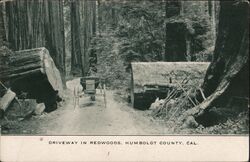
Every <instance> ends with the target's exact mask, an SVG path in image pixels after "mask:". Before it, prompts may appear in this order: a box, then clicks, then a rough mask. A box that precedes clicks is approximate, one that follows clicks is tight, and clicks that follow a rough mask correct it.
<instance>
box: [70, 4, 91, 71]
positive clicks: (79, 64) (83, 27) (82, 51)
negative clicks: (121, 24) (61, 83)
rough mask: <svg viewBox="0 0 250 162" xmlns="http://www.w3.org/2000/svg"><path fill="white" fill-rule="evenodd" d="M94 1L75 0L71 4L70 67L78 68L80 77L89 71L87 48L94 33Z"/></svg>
mask: <svg viewBox="0 0 250 162" xmlns="http://www.w3.org/2000/svg"><path fill="white" fill-rule="evenodd" d="M95 5H96V2H95V1H90V0H86V1H82V0H76V1H73V2H72V4H71V30H72V31H71V34H72V64H71V67H72V69H73V70H74V68H78V69H79V68H80V69H81V72H82V75H83V76H85V75H87V73H88V71H89V51H88V49H89V46H90V42H91V38H92V36H93V34H94V33H95V32H96V27H95V25H96V23H94V22H95V20H96V18H95V16H96V15H95V12H96V9H95V7H96V6H95Z"/></svg>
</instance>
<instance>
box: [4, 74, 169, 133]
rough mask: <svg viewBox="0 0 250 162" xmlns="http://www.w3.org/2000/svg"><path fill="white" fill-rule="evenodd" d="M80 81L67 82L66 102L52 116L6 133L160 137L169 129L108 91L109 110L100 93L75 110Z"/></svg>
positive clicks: (38, 118)
mask: <svg viewBox="0 0 250 162" xmlns="http://www.w3.org/2000/svg"><path fill="white" fill-rule="evenodd" d="M79 82H80V80H79V78H78V79H74V80H72V81H69V82H67V88H68V89H67V91H66V95H65V98H66V99H65V101H64V102H62V103H60V104H61V105H60V106H59V108H58V109H57V110H55V111H53V112H51V113H48V114H46V113H45V114H43V115H41V116H33V117H32V118H31V119H29V120H25V121H22V122H17V123H15V126H17V125H18V126H17V127H16V128H14V129H10V130H8V131H6V132H5V131H3V133H4V134H27V135H29V134H39V135H160V134H165V133H166V132H164V131H166V130H164V129H165V128H166V127H165V126H163V125H162V124H160V123H159V121H157V122H156V121H154V120H153V119H152V118H151V117H150V115H148V114H147V113H148V112H145V111H139V110H135V109H133V108H131V107H130V106H129V105H128V104H127V103H126V102H125V101H123V100H117V99H116V98H117V97H115V96H117V94H115V93H114V91H110V90H109V91H107V93H106V99H107V105H106V108H105V105H104V98H103V95H102V94H101V93H100V91H99V90H97V95H96V101H91V100H90V97H89V96H83V97H82V98H80V104H79V108H76V109H75V108H74V103H73V89H74V86H76V85H77V84H79Z"/></svg>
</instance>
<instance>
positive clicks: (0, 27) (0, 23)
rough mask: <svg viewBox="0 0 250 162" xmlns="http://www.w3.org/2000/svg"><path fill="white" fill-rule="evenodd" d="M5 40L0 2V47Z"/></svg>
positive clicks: (0, 4) (1, 4)
mask: <svg viewBox="0 0 250 162" xmlns="http://www.w3.org/2000/svg"><path fill="white" fill-rule="evenodd" d="M4 41H6V36H5V27H4V17H3V3H0V47H1V46H3V45H4Z"/></svg>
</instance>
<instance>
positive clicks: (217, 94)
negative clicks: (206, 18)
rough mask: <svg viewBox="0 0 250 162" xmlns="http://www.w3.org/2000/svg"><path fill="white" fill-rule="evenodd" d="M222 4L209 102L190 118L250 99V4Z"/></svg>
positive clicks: (207, 85) (207, 81)
mask: <svg viewBox="0 0 250 162" xmlns="http://www.w3.org/2000/svg"><path fill="white" fill-rule="evenodd" d="M220 5H221V8H220V17H219V28H218V30H219V31H218V38H217V41H216V46H215V51H214V60H213V61H212V63H211V65H210V66H209V68H208V70H207V73H206V76H205V80H204V83H203V85H202V89H203V91H204V94H205V96H206V97H207V99H206V100H204V101H203V102H202V103H201V104H200V105H198V106H196V107H194V108H192V109H190V110H189V111H188V112H187V115H193V116H195V117H199V116H201V115H204V113H206V112H208V110H209V109H210V108H211V107H213V106H216V107H227V106H230V105H227V104H228V103H230V101H232V99H233V98H235V97H237V98H242V99H245V100H248V99H249V79H248V78H249V69H248V67H249V37H248V34H249V29H248V14H249V13H248V10H249V3H248V2H247V1H221V3H220ZM244 108H245V110H247V105H246V106H245V107H244ZM235 111H236V110H235Z"/></svg>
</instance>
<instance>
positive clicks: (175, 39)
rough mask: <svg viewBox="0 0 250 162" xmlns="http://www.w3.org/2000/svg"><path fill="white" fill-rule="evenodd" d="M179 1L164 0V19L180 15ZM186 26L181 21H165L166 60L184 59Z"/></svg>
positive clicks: (181, 10)
mask: <svg viewBox="0 0 250 162" xmlns="http://www.w3.org/2000/svg"><path fill="white" fill-rule="evenodd" d="M181 5H182V3H181V2H180V1H166V19H168V18H171V17H177V16H180V15H181V13H182V12H184V11H183V9H181ZM186 51H187V49H186V26H185V24H184V23H183V22H167V23H166V41H165V57H163V58H165V59H166V61H170V62H175V61H186Z"/></svg>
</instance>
